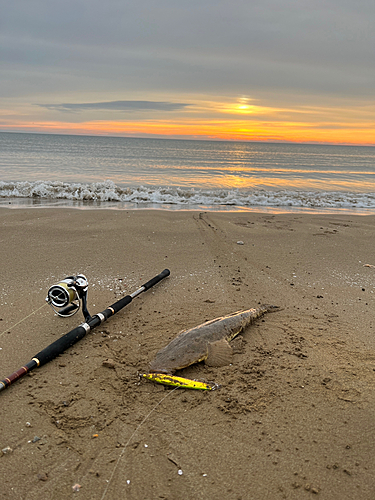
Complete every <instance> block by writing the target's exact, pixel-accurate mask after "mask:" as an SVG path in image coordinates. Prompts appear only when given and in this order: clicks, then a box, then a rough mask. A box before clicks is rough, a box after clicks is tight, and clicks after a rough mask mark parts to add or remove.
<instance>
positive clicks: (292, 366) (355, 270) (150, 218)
mask: <svg viewBox="0 0 375 500" xmlns="http://www.w3.org/2000/svg"><path fill="white" fill-rule="evenodd" d="M374 222H375V218H374V217H372V216H354V215H345V214H342V215H309V214H292V213H290V214H264V213H263V214H261V213H246V212H243V213H240V212H226V213H218V212H192V211H190V212H182V211H175V212H172V211H171V212H168V211H152V210H149V211H148V210H144V211H143V210H138V211H120V210H74V209H40V208H36V209H14V210H11V209H5V208H4V209H0V223H1V225H0V227H1V233H0V236H1V265H2V267H1V274H2V276H1V277H2V281H1V288H0V294H1V296H0V304H1V307H0V318H1V321H0V330H1V331H0V348H1V350H0V360H1V363H0V378H1V379H2V378H4V377H5V376H7V375H9V374H10V373H12V372H13V371H15V370H16V369H18V368H20V367H21V366H22V365H23V364H25V363H26V362H28V361H29V360H30V359H31V358H32V357H33V356H34V355H35V354H36V353H38V352H39V351H40V350H41V349H43V348H44V347H46V346H47V345H49V344H50V343H51V342H53V341H54V340H56V339H57V338H58V337H60V336H61V335H63V334H64V333H66V332H68V331H69V330H71V329H73V328H74V327H75V326H77V325H78V324H79V323H81V322H82V319H83V317H82V315H81V312H78V314H77V315H75V316H73V317H72V318H69V319H63V318H59V317H57V316H55V315H54V313H53V311H52V310H51V308H50V307H49V306H48V305H47V304H45V303H44V299H45V297H46V293H47V290H48V288H49V286H50V285H52V284H55V283H56V282H58V281H59V280H60V279H61V278H63V277H65V276H67V275H70V274H74V273H84V274H86V276H87V278H88V280H89V283H90V285H89V311H90V312H91V314H94V313H97V312H100V311H102V310H104V309H105V308H106V307H107V306H108V305H110V304H111V303H113V302H114V301H115V300H117V299H118V298H120V297H121V296H123V295H126V294H128V293H132V292H133V291H134V290H136V289H137V288H138V287H139V286H140V285H142V284H143V283H144V282H146V281H148V280H149V279H150V278H152V277H153V276H155V275H156V274H158V273H159V272H161V271H162V270H163V269H164V268H169V269H170V271H171V275H170V277H169V278H167V279H165V280H164V281H163V282H161V283H159V284H158V285H157V286H155V287H154V288H153V289H152V290H149V291H147V292H145V293H143V294H141V295H140V296H139V297H137V298H135V299H134V300H133V302H132V303H131V304H130V305H129V306H127V307H126V308H124V309H123V310H122V311H121V312H120V313H118V314H117V315H116V316H114V317H113V318H111V319H110V320H109V321H108V322H107V323H105V324H104V325H102V326H100V327H98V328H97V329H95V330H94V331H93V332H91V333H89V334H88V335H87V336H86V337H85V338H84V339H83V340H81V341H80V342H79V343H78V344H76V345H75V346H73V347H72V348H70V349H69V350H68V351H66V352H65V353H64V354H63V355H62V356H60V357H59V358H57V359H55V360H53V361H51V362H50V363H49V364H47V365H45V366H43V367H41V368H38V369H36V370H34V372H32V373H31V374H29V375H26V376H25V377H23V378H22V380H19V381H17V382H16V383H14V384H13V385H12V386H11V387H10V388H8V389H6V390H4V391H2V392H1V394H0V398H1V419H0V450H5V453H4V452H0V455H2V456H1V457H0V471H1V472H0V485H1V487H0V498H3V499H13V498H14V499H17V500H19V499H30V500H34V499H35V500H36V499H38V500H40V499H54V500H55V499H56V500H58V499H64V500H65V499H67V498H81V499H90V500H96V499H98V500H100V499H106V500H114V499H116V500H117V499H142V500H143V499H168V500H181V499H202V500H203V499H228V500H232V499H233V500H239V499H242V500H245V499H257V500H259V499H267V500H268V499H283V498H286V499H303V498H322V499H337V500H345V499H361V500H370V499H373V498H374V497H375V493H374V491H375V471H374V465H375V463H374V462H375V459H374V455H375V454H374V445H375V437H374V436H375V417H374V415H375V396H374V391H373V386H374V378H375V340H374V331H375V315H374V290H375V268H373V267H368V266H365V265H366V264H370V265H375V253H374V242H375V225H374ZM260 303H270V304H276V305H279V306H281V307H282V310H281V311H279V312H277V313H273V314H268V315H266V316H264V318H263V319H262V320H259V321H257V323H256V324H255V325H253V326H251V327H249V328H248V329H247V330H246V331H245V332H244V333H243V335H242V336H241V337H240V338H239V339H238V340H237V341H236V342H235V343H234V357H233V364H232V365H231V366H225V367H221V368H214V367H208V366H206V365H205V364H204V363H199V364H196V365H194V366H191V367H189V368H186V369H184V370H182V371H181V372H179V374H180V375H181V376H184V377H190V378H196V379H199V380H204V381H209V382H216V383H218V384H220V386H221V387H220V389H218V390H216V391H212V392H198V391H189V390H181V389H178V390H174V391H172V390H171V389H168V388H167V389H166V388H164V387H163V386H160V385H157V384H154V383H152V382H149V381H146V380H140V379H139V377H138V374H139V373H143V372H144V371H146V370H147V366H148V363H149V362H150V361H151V360H152V359H153V357H154V356H155V354H156V352H157V351H158V350H159V349H160V348H162V347H164V346H165V345H166V344H167V343H168V342H169V341H170V340H171V339H172V338H174V337H175V336H176V335H177V334H178V333H179V332H180V331H181V330H184V329H187V328H190V327H193V326H195V325H198V324H200V323H202V322H203V321H205V320H208V319H213V318H215V317H217V316H221V315H223V314H227V313H231V312H234V311H237V310H240V309H245V308H246V309H248V308H251V307H255V306H257V305H258V304H260ZM25 318H26V319H25ZM22 320H23V321H22ZM77 485H79V486H77ZM74 486H76V489H77V490H79V491H76V492H75V491H74V490H73V487H74Z"/></svg>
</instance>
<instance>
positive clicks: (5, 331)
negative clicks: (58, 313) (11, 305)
mask: <svg viewBox="0 0 375 500" xmlns="http://www.w3.org/2000/svg"><path fill="white" fill-rule="evenodd" d="M46 305H47V304H43V305H42V306H40V307H39V309H36V310H35V311H33V312H32V313H30V314H29V315H28V316H26V317H25V318H23V319H21V320H20V321H18V323H15V324H14V325H12V326H11V327H10V328H7V329H6V330H4V331H3V333H0V337H2V336H3V335H4V333H7V332H9V330H11V329H12V328H14V327H15V326H17V325H19V324H20V323H22V321H25V319H27V318H30V316H32V315H33V314H35V313H37V312H38V311H40V310H41V309H43V307H45V306H46Z"/></svg>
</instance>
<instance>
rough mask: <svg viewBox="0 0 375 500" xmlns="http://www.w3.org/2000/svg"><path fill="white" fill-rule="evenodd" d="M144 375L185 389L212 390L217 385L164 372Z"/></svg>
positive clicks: (149, 378) (158, 381) (148, 378)
mask: <svg viewBox="0 0 375 500" xmlns="http://www.w3.org/2000/svg"><path fill="white" fill-rule="evenodd" d="M142 377H144V378H146V379H147V380H152V381H153V382H157V383H158V384H164V385H171V386H172V387H181V388H183V389H200V390H203V391H212V390H214V389H215V388H216V385H214V386H211V385H210V384H206V383H205V382H198V381H197V380H191V379H189V378H182V377H176V376H175V375H166V374H164V373H145V374H144V375H142Z"/></svg>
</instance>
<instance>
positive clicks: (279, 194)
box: [0, 180, 375, 210]
mask: <svg viewBox="0 0 375 500" xmlns="http://www.w3.org/2000/svg"><path fill="white" fill-rule="evenodd" d="M0 197H1V198H6V199H12V198H13V199H15V198H30V199H34V200H35V199H40V200H70V201H80V202H96V203H100V204H106V203H107V202H122V203H132V204H136V205H138V206H142V205H145V204H148V205H149V204H152V205H180V206H185V207H186V208H188V207H193V206H198V205H199V206H202V205H204V206H208V207H212V206H213V207H214V206H227V207H295V208H313V209H314V208H315V209H316V208H332V209H370V210H374V209H375V193H353V192H352V193H349V192H333V191H331V192H326V191H297V190H272V191H271V190H263V189H257V190H256V189H255V190H242V189H212V190H209V189H188V188H186V189H185V188H175V187H148V186H146V187H145V186H138V187H119V186H117V185H116V184H115V183H114V182H113V181H110V180H107V181H105V182H96V183H91V184H84V183H67V182H59V181H55V182H50V181H35V182H27V181H25V182H4V181H2V182H0Z"/></svg>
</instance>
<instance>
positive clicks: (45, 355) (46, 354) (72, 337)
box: [34, 326, 86, 366]
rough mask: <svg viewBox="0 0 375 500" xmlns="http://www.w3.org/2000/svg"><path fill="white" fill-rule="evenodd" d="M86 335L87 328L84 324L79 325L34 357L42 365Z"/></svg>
mask: <svg viewBox="0 0 375 500" xmlns="http://www.w3.org/2000/svg"><path fill="white" fill-rule="evenodd" d="M85 335H86V330H85V328H83V326H77V328H74V329H73V330H71V331H70V332H68V333H66V334H65V335H63V336H62V337H60V338H59V339H57V340H55V342H53V343H52V344H50V345H49V346H48V347H46V348H45V349H43V351H40V352H39V353H38V354H37V355H36V356H34V358H36V359H38V360H39V362H40V366H42V365H44V364H45V363H48V361H51V359H54V358H56V357H57V356H58V355H59V354H62V353H63V352H64V351H65V350H66V349H68V347H71V346H72V345H74V344H75V343H76V342H78V341H79V340H81V339H82V338H83V337H84V336H85Z"/></svg>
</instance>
